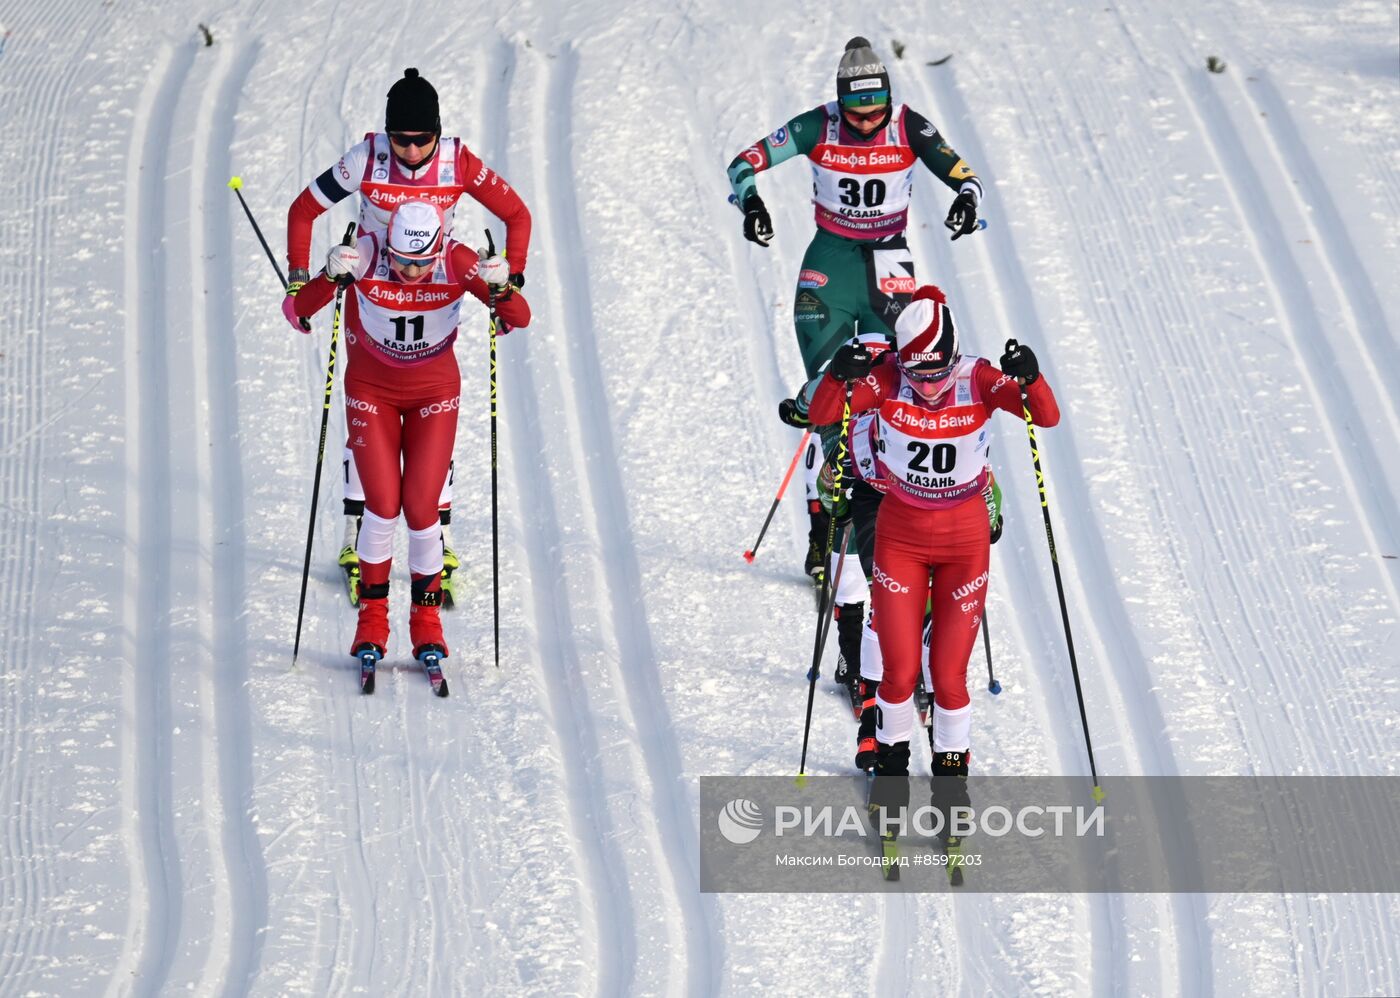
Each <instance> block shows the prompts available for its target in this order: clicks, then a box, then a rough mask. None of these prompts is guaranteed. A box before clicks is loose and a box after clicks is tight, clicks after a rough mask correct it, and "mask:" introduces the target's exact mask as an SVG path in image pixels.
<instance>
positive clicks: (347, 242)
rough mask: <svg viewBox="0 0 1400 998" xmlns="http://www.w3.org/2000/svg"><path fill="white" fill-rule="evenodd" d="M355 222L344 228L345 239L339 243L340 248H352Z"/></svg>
mask: <svg viewBox="0 0 1400 998" xmlns="http://www.w3.org/2000/svg"><path fill="white" fill-rule="evenodd" d="M355 225H356V223H355V222H351V223H350V224H349V225H347V226H346V227H345V238H344V239H342V240H341V241H340V245H342V246H353V245H354V243H355Z"/></svg>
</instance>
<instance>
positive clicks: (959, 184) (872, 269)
mask: <svg viewBox="0 0 1400 998" xmlns="http://www.w3.org/2000/svg"><path fill="white" fill-rule="evenodd" d="M799 156H803V157H806V159H807V161H808V163H809V164H810V165H811V167H812V202H813V205H814V207H815V213H816V224H817V231H816V234H815V235H814V236H813V237H812V241H811V243H810V244H809V245H808V247H807V252H806V254H805V255H804V256H803V258H802V268H801V271H800V273H799V274H798V278H797V293H796V298H795V300H794V302H793V325H794V328H795V329H796V332H797V345H798V348H799V349H800V350H801V352H802V363H803V365H804V366H805V368H806V375H807V377H808V378H812V377H815V376H816V375H817V373H818V372H819V371H820V370H821V368H822V367H823V365H825V364H826V362H827V361H829V360H830V359H831V356H832V354H834V353H835V352H836V349H837V347H839V346H840V345H841V344H842V343H844V342H846V341H847V340H849V339H851V337H852V336H853V334H854V333H855V331H856V329H857V328H859V330H860V332H861V333H873V332H874V333H882V334H884V335H885V336H886V337H887V338H889V339H890V340H893V337H894V322H895V319H896V318H898V316H899V313H900V311H901V310H902V309H903V307H904V306H905V305H906V304H907V303H908V301H909V296H910V295H911V294H912V293H913V291H914V288H915V286H916V285H915V280H914V262H913V258H912V257H911V256H910V253H909V246H908V243H907V241H906V239H905V235H904V231H905V228H906V226H907V225H908V216H909V204H910V197H911V193H912V190H913V184H914V170H915V167H916V166H917V165H918V164H920V163H922V164H923V166H924V167H925V168H926V169H928V170H929V171H930V172H931V173H932V174H933V175H934V176H935V177H937V178H938V179H939V180H941V181H943V183H945V184H947V185H948V186H949V187H950V188H952V189H953V190H954V191H956V192H957V196H956V197H955V198H954V200H953V203H952V207H951V208H950V209H949V211H948V216H947V219H946V220H945V222H944V224H945V225H946V226H947V227H948V228H949V229H950V230H951V231H952V238H953V239H958V238H959V237H961V236H964V235H967V234H968V233H970V232H972V231H974V230H975V229H976V227H977V209H978V206H979V204H980V203H981V200H982V184H981V182H980V181H979V180H978V179H977V175H976V174H975V173H974V172H973V171H972V169H971V167H969V166H968V165H967V163H966V162H964V161H963V159H962V157H960V156H959V155H958V154H957V153H956V152H954V151H953V149H952V148H951V147H950V146H949V145H948V143H947V142H946V141H945V140H944V139H943V137H942V135H940V134H939V132H938V129H937V128H935V127H934V125H933V123H932V122H930V121H929V120H928V119H927V118H925V117H924V116H923V115H921V114H919V113H918V112H917V111H915V110H913V109H912V108H910V107H908V106H906V105H904V104H897V103H895V102H894V101H893V100H892V99H891V94H890V80H889V73H888V72H887V71H886V69H885V66H884V64H883V63H882V62H881V61H880V59H879V57H878V56H877V55H876V54H875V52H874V51H873V50H872V49H871V47H870V42H869V41H867V40H866V39H865V38H862V37H859V36H857V37H855V38H852V39H851V40H850V41H848V42H847V43H846V49H845V52H844V53H843V54H842V56H841V61H840V64H839V66H838V67H837V70H836V100H834V101H829V102H827V103H825V104H821V105H819V106H817V107H815V108H812V109H811V110H810V111H805V112H803V113H802V114H800V115H798V116H797V117H795V118H793V119H791V120H790V121H788V122H787V123H786V124H785V125H783V126H782V127H780V128H778V129H777V130H776V131H774V132H773V133H772V134H771V135H769V136H767V137H766V138H762V139H759V140H758V141H757V142H755V143H754V144H753V145H751V146H749V147H748V148H747V149H745V150H744V151H743V152H741V153H740V154H739V155H738V156H736V157H735V158H734V160H733V162H731V163H730V164H729V182H730V186H731V187H732V189H733V192H734V200H735V203H736V204H738V205H739V207H740V209H741V210H742V211H743V213H744V236H745V237H746V238H747V239H749V240H750V241H752V242H754V243H757V244H758V245H759V246H765V247H766V246H767V245H768V244H769V242H770V240H771V239H772V237H773V223H772V219H771V218H770V217H769V214H768V209H767V208H766V207H765V206H764V204H763V199H762V198H761V197H760V196H759V194H758V185H757V182H756V179H755V178H756V176H757V175H758V174H759V173H762V172H763V171H765V170H768V169H771V168H772V167H774V166H776V165H778V164H779V163H783V162H786V161H787V160H790V159H793V158H795V157H799ZM810 446H811V450H810V452H809V454H808V455H807V461H806V462H805V464H806V472H807V474H806V485H807V503H808V512H809V514H810V516H811V532H810V534H809V544H808V553H807V560H806V569H807V573H808V574H809V575H811V576H812V577H813V578H814V579H815V580H817V581H820V578H821V575H822V574H823V573H824V572H825V571H826V561H825V559H824V558H823V557H822V554H823V550H824V548H825V545H826V539H827V533H828V518H827V516H826V514H825V513H824V512H823V511H822V509H821V505H820V502H819V501H818V499H817V492H816V477H817V471H818V469H819V468H820V466H821V460H820V449H819V448H818V445H817V442H816V440H815V439H814V440H813V442H812V444H811V445H810Z"/></svg>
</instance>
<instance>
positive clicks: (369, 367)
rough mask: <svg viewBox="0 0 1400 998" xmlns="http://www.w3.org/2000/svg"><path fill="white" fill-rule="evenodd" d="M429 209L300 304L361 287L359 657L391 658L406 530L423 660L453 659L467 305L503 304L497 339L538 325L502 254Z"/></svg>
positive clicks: (348, 379)
mask: <svg viewBox="0 0 1400 998" xmlns="http://www.w3.org/2000/svg"><path fill="white" fill-rule="evenodd" d="M445 229H446V226H445V223H444V220H443V217H442V212H441V211H440V210H439V209H438V207H437V206H436V205H434V204H432V203H431V202H429V201H426V200H425V201H408V202H405V203H404V204H402V205H399V206H398V207H397V208H395V209H394V211H393V213H392V215H391V216H390V219H389V225H388V228H387V231H386V232H384V233H367V234H365V235H362V236H360V237H359V239H358V240H357V241H356V244H355V245H353V246H335V247H332V249H331V251H330V255H329V256H328V257H327V259H326V267H325V270H324V271H323V272H322V273H321V274H319V275H317V276H316V277H315V278H313V279H312V280H311V281H309V282H307V283H306V284H305V285H304V286H303V287H302V288H301V290H300V291H299V292H298V293H297V295H296V297H295V298H294V299H293V300H292V301H293V306H294V308H295V312H294V313H293V314H294V315H295V316H296V317H298V318H303V317H309V316H311V315H313V314H315V312H316V311H317V310H319V309H320V308H322V307H323V306H325V304H326V303H327V302H329V301H330V300H331V298H332V297H334V294H335V284H336V282H337V281H341V282H344V283H347V284H351V285H353V293H350V294H347V295H346V300H345V328H346V335H345V340H346V343H347V344H348V349H347V351H346V365H345V424H346V426H347V428H348V429H349V433H350V448H351V450H353V451H354V453H355V460H356V462H357V463H358V465H359V467H360V479H361V481H362V482H363V483H364V489H365V508H364V518H363V525H362V527H361V529H360V535H359V539H358V543H357V552H358V555H359V559H360V574H361V582H360V586H361V588H360V617H359V625H358V626H357V627H356V629H355V639H354V641H353V642H352V645H351V649H350V654H352V655H358V654H359V653H360V652H362V651H364V650H366V649H367V648H368V649H370V650H373V651H374V652H376V653H377V655H378V656H380V657H382V656H383V655H384V652H385V650H386V649H387V648H388V644H389V568H390V554H391V550H392V545H393V538H394V525H395V524H396V523H397V522H398V518H399V513H400V511H402V513H403V516H404V519H405V520H406V521H407V523H408V567H409V572H410V573H411V575H412V581H413V585H412V606H411V607H410V609H409V618H408V628H409V636H410V638H411V639H412V643H413V655H414V657H415V658H421V657H422V656H423V654H424V653H425V652H426V651H428V650H430V649H433V648H436V649H437V650H438V651H439V653H440V655H441V657H443V658H446V657H447V642H446V641H445V640H444V638H443V634H442V623H441V620H440V619H439V617H438V607H439V605H440V603H441V573H442V567H443V557H442V532H441V528H440V526H439V523H438V510H437V507H438V495H439V493H440V492H441V491H442V483H443V481H444V480H445V479H446V478H447V468H448V464H449V462H450V461H451V459H452V446H453V443H454V442H455V440H456V435H457V405H458V397H459V395H460V392H461V385H462V378H461V375H460V373H459V372H458V369H457V357H456V355H455V354H454V353H453V350H452V345H453V343H454V341H455V340H456V338H457V326H458V322H459V313H460V311H461V307H462V305H461V299H462V296H463V295H465V294H467V293H468V292H470V293H471V294H473V295H475V296H476V297H477V298H478V299H480V300H481V301H483V302H487V301H488V300H489V298H490V295H492V294H494V295H495V296H496V310H497V314H498V316H499V323H498V326H497V332H498V333H506V332H509V331H510V330H511V329H512V328H513V327H519V326H525V325H528V324H529V322H530V307H529V305H528V303H527V302H526V301H525V298H524V295H522V294H521V293H519V292H518V291H516V289H515V285H514V284H513V283H512V282H511V280H510V268H509V266H508V265H507V264H506V261H505V260H504V259H503V258H501V257H499V256H491V257H488V256H486V255H485V251H484V250H483V251H481V252H480V253H478V252H477V251H474V250H472V249H470V248H468V247H467V246H465V245H463V244H462V243H459V242H457V241H456V240H454V239H450V238H448V237H447V236H446V233H445Z"/></svg>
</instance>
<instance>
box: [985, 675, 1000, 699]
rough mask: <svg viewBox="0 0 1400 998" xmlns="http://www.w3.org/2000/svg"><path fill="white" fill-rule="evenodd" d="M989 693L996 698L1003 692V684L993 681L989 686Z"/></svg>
mask: <svg viewBox="0 0 1400 998" xmlns="http://www.w3.org/2000/svg"><path fill="white" fill-rule="evenodd" d="M987 692H988V693H990V694H991V695H992V696H996V695H997V694H999V693H1000V692H1001V683H999V682H997V681H996V680H995V679H993V680H992V681H991V682H990V683H988V684H987Z"/></svg>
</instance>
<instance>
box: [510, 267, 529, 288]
mask: <svg viewBox="0 0 1400 998" xmlns="http://www.w3.org/2000/svg"><path fill="white" fill-rule="evenodd" d="M510 283H512V284H514V285H515V286H516V287H517V288H523V287H524V286H525V275H524V274H522V273H521V272H520V271H518V270H517V271H516V272H515V273H513V274H511V275H510Z"/></svg>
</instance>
